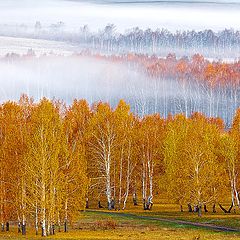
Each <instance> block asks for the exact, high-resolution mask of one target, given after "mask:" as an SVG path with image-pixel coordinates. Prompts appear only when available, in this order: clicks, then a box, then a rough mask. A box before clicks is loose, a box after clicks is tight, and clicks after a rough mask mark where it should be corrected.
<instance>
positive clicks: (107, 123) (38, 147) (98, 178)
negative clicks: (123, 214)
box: [0, 95, 240, 236]
mask: <svg viewBox="0 0 240 240" xmlns="http://www.w3.org/2000/svg"><path fill="white" fill-rule="evenodd" d="M239 126H240V111H239V110H238V111H237V112H236V115H235V117H234V120H233V124H232V127H231V129H229V130H225V129H224V124H223V121H222V120H221V119H219V118H208V117H206V116H204V115H203V114H200V113H194V114H192V115H191V116H189V117H186V116H185V115H183V114H178V115H175V116H172V115H169V116H168V117H167V118H166V119H164V118H162V117H161V116H160V115H159V114H153V115H146V116H144V117H139V116H137V115H136V114H133V113H132V112H131V111H130V107H129V105H127V104H126V103H125V102H124V101H123V100H121V101H120V102H119V103H118V105H117V107H116V108H111V107H110V106H109V104H107V103H104V102H96V103H95V104H93V105H92V106H89V104H88V103H87V101H85V100H75V101H74V102H73V103H72V104H71V105H70V106H66V105H65V104H64V103H63V102H60V101H56V100H52V101H50V100H48V99H46V98H43V99H42V100H41V101H40V102H38V103H35V102H34V101H33V100H32V99H31V98H28V97H27V96H26V95H23V96H22V97H21V99H20V100H19V101H18V102H10V101H9V102H5V103H3V104H2V105H1V108H0V130H1V131H0V141H1V145H0V146H1V147H0V154H1V158H0V171H1V172H0V179H1V182H0V183H1V184H0V192H1V194H0V214H1V215H0V217H1V219H0V220H1V228H2V231H4V230H8V228H9V222H14V223H15V224H17V225H18V228H19V230H18V231H19V232H22V234H26V223H27V225H28V226H30V225H31V226H32V227H35V230H36V234H38V233H39V234H42V236H46V235H49V234H54V231H56V229H57V228H63V229H62V230H64V231H67V228H68V225H69V224H71V222H74V221H75V220H76V219H77V218H78V216H79V210H81V209H82V210H83V209H85V208H103V207H104V208H108V209H109V210H113V209H115V210H120V209H126V208H128V206H129V205H138V204H140V205H141V204H142V206H143V209H144V210H151V208H152V205H153V204H154V199H159V198H161V197H167V198H168V199H169V201H171V202H173V203H177V204H179V209H180V210H181V211H183V209H185V210H187V209H188V211H196V212H198V215H199V216H201V214H202V212H203V211H204V210H205V211H207V209H208V210H209V211H213V212H215V211H216V206H220V207H221V209H222V210H223V211H226V212H227V211H228V210H229V211H231V209H232V210H234V211H235V210H236V208H238V207H239V206H240V202H239V201H240V199H239V194H238V187H239V186H238V185H239V181H240V180H239V175H238V173H239V154H240V144H239V143H240V141H239V139H240V131H239ZM223 202H228V203H229V206H230V205H231V208H230V209H225V208H224V207H223V206H222V205H221V204H222V203H223Z"/></svg>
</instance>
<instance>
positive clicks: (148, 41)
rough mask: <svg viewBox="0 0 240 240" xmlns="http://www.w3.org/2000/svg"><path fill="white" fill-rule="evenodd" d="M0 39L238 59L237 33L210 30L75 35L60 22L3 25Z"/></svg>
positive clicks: (106, 50)
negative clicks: (66, 43) (9, 37)
mask: <svg viewBox="0 0 240 240" xmlns="http://www.w3.org/2000/svg"><path fill="white" fill-rule="evenodd" d="M0 34H1V35H2V36H14V37H28V38H36V39H46V40H56V41H66V42H71V43H77V44H81V45H80V46H81V47H83V48H88V49H91V50H96V51H97V52H102V53H103V52H104V53H119V54H122V53H126V52H134V53H149V54H157V55H161V56H162V55H166V54H167V53H168V52H169V51H174V52H176V53H177V54H178V55H186V54H187V55H192V54H193V53H196V52H198V53H201V54H204V55H206V56H210V57H212V56H214V57H218V58H221V57H224V56H225V57H228V56H229V53H231V56H234V57H239V56H238V55H237V53H238V52H239V50H240V49H239V46H240V32H239V31H238V30H237V31H235V30H233V29H225V30H222V31H219V32H214V31H212V30H211V29H205V30H202V31H195V30H188V31H176V32H171V31H169V30H168V29H156V30H152V29H150V28H149V29H146V30H143V29H140V28H139V27H135V28H133V29H129V30H127V31H126V32H125V33H118V32H117V30H116V27H115V26H114V24H108V25H107V26H105V28H104V29H101V30H99V31H98V32H92V31H91V30H90V29H89V27H88V26H87V25H85V26H83V27H80V28H79V31H74V32H73V31H68V30H67V28H65V24H64V23H63V22H57V23H54V24H51V25H50V26H47V27H46V26H45V27H44V26H42V24H41V23H40V22H36V24H35V26H25V25H24V24H19V25H17V26H16V25H14V26H11V25H4V26H1V30H0Z"/></svg>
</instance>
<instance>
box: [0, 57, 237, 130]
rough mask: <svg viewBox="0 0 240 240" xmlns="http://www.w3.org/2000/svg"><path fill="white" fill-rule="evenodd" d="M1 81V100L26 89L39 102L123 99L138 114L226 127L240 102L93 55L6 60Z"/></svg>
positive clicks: (223, 91)
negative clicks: (205, 120)
mask: <svg viewBox="0 0 240 240" xmlns="http://www.w3.org/2000/svg"><path fill="white" fill-rule="evenodd" d="M0 81H1V82H0V84H1V85H0V86H1V87H0V92H1V94H0V101H1V102H4V101H8V100H18V99H19V98H20V96H21V94H23V93H24V94H27V95H28V96H30V97H33V98H34V99H35V101H39V100H40V99H41V98H43V97H47V98H49V99H53V98H55V99H59V100H63V101H64V102H65V103H66V104H71V103H72V101H73V100H74V99H75V98H76V99H86V100H87V101H88V102H89V103H90V104H92V103H94V102H96V101H104V102H108V103H109V104H110V105H111V106H112V107H115V106H116V105H117V103H118V101H119V100H120V99H124V100H125V101H126V102H127V103H128V104H130V106H131V110H132V111H133V112H134V113H136V114H138V115H139V116H144V115H145V114H153V113H160V115H162V116H163V117H165V118H166V117H167V116H168V115H169V114H173V115H174V114H177V113H183V114H185V115H186V116H190V115H191V114H192V113H193V112H201V113H204V114H206V115H207V116H209V117H221V118H222V119H224V121H225V123H226V125H227V126H229V125H230V124H231V121H232V117H233V115H234V112H235V110H236V108H237V107H238V106H239V104H240V102H239V99H240V97H239V96H238V95H239V93H238V92H236V91H234V90H233V91H231V90H230V89H221V88H216V90H212V89H211V88H206V86H204V84H201V83H200V82H198V81H195V80H189V81H188V82H186V83H184V84H183V83H181V82H180V81H178V80H177V79H174V78H164V77H156V78H154V77H151V76H149V75H148V74H147V72H145V71H144V69H142V68H141V67H140V66H138V65H135V64H130V63H128V62H126V63H120V62H114V61H109V60H104V59H101V58H99V59H98V58H97V57H88V56H69V57H63V56H42V57H34V56H31V57H29V56H25V57H21V58H17V59H12V58H11V57H10V58H3V59H2V60H1V61H0ZM233 93H236V94H235V95H233Z"/></svg>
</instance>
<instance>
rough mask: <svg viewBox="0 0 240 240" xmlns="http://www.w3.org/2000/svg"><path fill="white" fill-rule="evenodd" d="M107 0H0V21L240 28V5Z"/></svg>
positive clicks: (72, 25)
mask: <svg viewBox="0 0 240 240" xmlns="http://www.w3.org/2000/svg"><path fill="white" fill-rule="evenodd" d="M104 1H110V0H103V1H102V0H101V1H96V0H95V1H94V0H91V1H78V0H76V1H74V0H73V1H72V0H41V1H35V0H21V1H19V0H5V1H0V16H1V18H0V24H11V25H14V24H21V23H24V24H27V25H34V24H35V22H36V21H41V22H42V24H43V25H45V26H47V25H49V24H51V23H56V22H58V21H63V22H65V25H66V27H67V28H69V29H72V30H73V29H74V30H78V29H79V26H83V25H85V24H88V25H89V26H90V28H91V29H92V30H98V29H99V28H103V27H104V26H105V25H106V24H108V23H114V24H115V25H116V26H117V28H118V30H119V31H124V30H125V29H129V28H132V27H136V26H139V27H141V28H144V29H145V28H148V27H150V28H153V29H156V28H168V29H170V30H172V31H174V30H176V29H197V30H199V29H205V28H212V29H213V30H220V29H224V28H235V29H238V28H240V17H239V16H240V4H199V3H198V4H191V3H185V4H181V3H171V4H168V3H166V1H165V3H159V4H156V3H155V4H153V3H148V4H146V3H145V4H96V2H97V3H102V2H104ZM116 1H119V0H115V2H116ZM123 1H125V0H123ZM127 1H129V0H127ZM133 1H134V0H133ZM233 1H234V2H240V1H237V0H233ZM233 1H231V2H233ZM94 2H95V3H94ZM146 2H147V1H146ZM195 2H196V1H195ZM208 2H211V1H208ZM216 2H223V1H222V0H216ZM225 2H227V1H225ZM229 2H230V1H228V3H229Z"/></svg>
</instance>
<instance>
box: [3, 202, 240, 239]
mask: <svg viewBox="0 0 240 240" xmlns="http://www.w3.org/2000/svg"><path fill="white" fill-rule="evenodd" d="M105 211H106V210H105ZM120 212H122V211H120ZM125 212H126V213H134V214H136V215H138V214H140V215H149V216H154V217H157V216H159V217H161V218H163V217H166V218H175V219H183V220H187V221H196V222H197V221H199V222H210V223H212V224H216V223H219V225H227V226H235V227H236V226H237V227H238V225H240V224H239V223H238V222H239V219H240V218H239V214H224V213H221V212H220V211H218V213H217V214H212V213H210V212H209V213H207V214H204V215H203V217H202V218H198V217H197V215H196V214H191V213H188V212H183V213H181V212H180V211H178V206H175V205H167V206H166V205H161V204H159V205H154V208H153V211H147V212H146V211H143V210H141V206H138V207H136V208H133V207H131V209H130V210H128V211H125ZM114 213H116V212H115V211H114ZM10 230H11V231H10V232H9V233H2V232H0V239H40V238H41V236H37V237H36V236H35V234H34V230H33V229H31V230H29V228H28V229H27V237H22V236H21V235H18V234H17V229H16V228H11V229H10ZM47 239H93V240H96V239H111V240H115V239H128V240H131V239H143V240H144V239H151V240H154V239H159V240H175V239H176V240H197V239H198V240H210V239H211V240H218V239H219V240H227V239H228V240H237V239H240V235H239V234H234V233H222V232H214V231H210V230H206V229H200V228H194V227H189V226H182V225H177V224H169V223H166V222H157V221H150V220H146V219H144V220H141V219H138V218H133V217H128V216H120V215H117V214H114V215H112V216H110V215H108V214H105V213H102V212H101V211H99V212H97V213H96V212H82V213H81V215H80V218H79V221H78V222H77V223H75V224H74V225H73V226H71V228H70V230H69V232H68V233H63V232H56V235H55V236H49V237H47Z"/></svg>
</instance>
